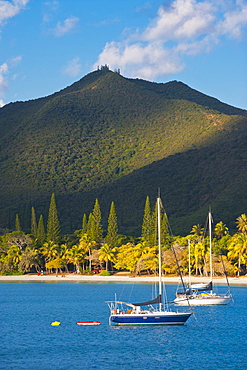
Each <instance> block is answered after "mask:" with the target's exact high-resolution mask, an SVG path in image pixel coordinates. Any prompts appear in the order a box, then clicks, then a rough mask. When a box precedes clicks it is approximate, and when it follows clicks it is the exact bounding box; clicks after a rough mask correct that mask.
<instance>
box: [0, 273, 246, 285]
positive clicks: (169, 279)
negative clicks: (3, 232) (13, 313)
mask: <svg viewBox="0 0 247 370" xmlns="http://www.w3.org/2000/svg"><path fill="white" fill-rule="evenodd" d="M183 280H184V282H185V284H186V283H188V276H183ZM157 281H158V277H155V276H135V277H134V276H128V275H127V276H126V275H124V276H123V275H117V274H116V275H111V276H99V275H80V274H65V275H61V274H60V275H57V276H56V275H39V276H38V275H37V274H27V275H6V276H0V283H3V282H40V283H45V282H56V283H58V282H60V283H62V282H71V283H73V282H74V283H76V282H78V283H80V282H81V283H83V282H84V283H86V282H87V283H102V282H107V283H111V282H112V283H117V282H124V283H151V282H157ZM162 281H163V282H164V283H168V284H179V283H180V278H179V276H164V277H163V278H162ZM213 281H214V285H227V281H226V278H225V277H216V278H214V279H213ZM228 281H229V284H230V285H231V286H247V276H241V277H228ZM191 282H193V283H201V282H209V277H205V276H202V277H200V276H192V277H191Z"/></svg>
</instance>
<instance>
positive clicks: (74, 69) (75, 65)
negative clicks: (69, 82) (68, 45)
mask: <svg viewBox="0 0 247 370" xmlns="http://www.w3.org/2000/svg"><path fill="white" fill-rule="evenodd" d="M63 73H64V74H66V75H68V76H71V77H77V76H79V74H80V73H81V63H80V58H78V57H76V58H74V59H72V60H70V61H69V62H68V63H67V66H66V67H65V68H64V70H63Z"/></svg>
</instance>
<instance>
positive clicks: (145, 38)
mask: <svg viewBox="0 0 247 370" xmlns="http://www.w3.org/2000/svg"><path fill="white" fill-rule="evenodd" d="M246 25H247V3H246V1H245V0H224V1H222V0H202V1H201V0H174V1H173V2H172V3H171V4H170V6H161V7H160V8H159V10H158V12H157V16H156V17H155V18H154V19H153V20H152V21H151V22H150V23H149V24H148V25H147V27H146V29H145V30H144V31H143V32H142V33H140V32H138V31H135V32H133V33H132V34H131V35H129V37H128V38H127V37H126V38H125V40H124V41H123V42H114V41H112V42H108V43H107V44H106V45H105V47H104V49H103V51H102V53H101V54H100V55H99V57H98V61H97V62H96V63H95V65H94V67H96V66H98V65H105V64H107V65H109V66H110V68H111V69H115V68H120V70H121V72H122V73H123V74H124V75H126V76H129V77H139V78H145V79H155V78H157V77H161V76H165V75H168V74H172V73H177V72H180V71H181V70H182V69H183V68H184V67H185V64H184V62H183V57H184V56H185V55H190V56H193V55H197V54H201V53H208V52H210V50H211V49H212V48H213V47H215V46H216V45H217V44H219V43H220V42H221V39H222V37H223V36H224V37H230V38H241V36H242V34H243V32H244V30H245V29H246Z"/></svg>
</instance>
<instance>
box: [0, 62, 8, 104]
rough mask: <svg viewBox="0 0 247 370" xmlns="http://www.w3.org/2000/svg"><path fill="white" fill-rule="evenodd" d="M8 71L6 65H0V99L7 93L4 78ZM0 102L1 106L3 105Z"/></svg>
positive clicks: (5, 79) (6, 82)
mask: <svg viewBox="0 0 247 370" xmlns="http://www.w3.org/2000/svg"><path fill="white" fill-rule="evenodd" d="M8 71H9V67H8V64H7V63H3V64H2V65H0V98H3V97H4V95H5V93H6V91H7V88H8V81H7V78H6V77H5V75H6V74H7V73H8ZM0 100H1V104H3V105H4V103H3V100H2V99H0ZM0 106H1V105H0Z"/></svg>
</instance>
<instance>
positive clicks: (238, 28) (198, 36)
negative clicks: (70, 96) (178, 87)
mask: <svg viewBox="0 0 247 370" xmlns="http://www.w3.org/2000/svg"><path fill="white" fill-rule="evenodd" d="M105 64H106V65H108V66H109V68H110V69H111V70H113V71H114V70H116V69H120V73H121V75H123V76H124V77H128V78H142V79H145V80H148V81H154V82H162V83H166V82H169V81H173V80H177V81H182V82H183V83H185V84H187V85H189V86H190V87H192V88H193V89H196V90H198V91H200V92H202V93H204V94H207V95H209V96H212V97H214V98H217V99H219V100H220V101H222V102H224V103H227V104H230V105H233V106H235V107H238V108H243V109H247V0H174V1H168V0H164V1H161V0H147V1H141V0H117V1H112V0H10V1H5V0H0V106H4V105H5V104H8V103H10V102H15V101H27V100H30V99H36V98H40V97H44V96H47V95H50V94H53V93H54V92H56V91H59V90H61V89H63V88H65V87H67V86H69V85H71V84H72V83H74V82H76V81H78V80H79V79H81V78H82V77H84V76H85V75H87V74H88V73H90V72H92V71H94V70H96V69H97V68H98V66H101V65H105Z"/></svg>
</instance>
